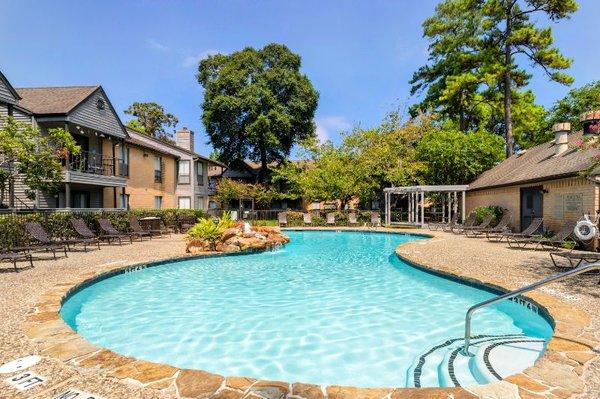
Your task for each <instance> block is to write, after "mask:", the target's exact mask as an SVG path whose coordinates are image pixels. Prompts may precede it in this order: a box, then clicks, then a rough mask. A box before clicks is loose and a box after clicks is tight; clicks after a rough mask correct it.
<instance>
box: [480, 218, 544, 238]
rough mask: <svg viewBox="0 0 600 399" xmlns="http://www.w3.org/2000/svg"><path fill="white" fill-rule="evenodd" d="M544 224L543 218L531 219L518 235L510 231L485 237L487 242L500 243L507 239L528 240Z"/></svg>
mask: <svg viewBox="0 0 600 399" xmlns="http://www.w3.org/2000/svg"><path fill="white" fill-rule="evenodd" d="M543 223H544V218H533V220H532V221H531V223H530V224H529V226H528V227H527V228H526V229H525V230H523V231H521V232H520V233H513V232H511V231H510V230H507V231H504V232H500V233H490V234H488V235H487V239H488V241H491V242H502V241H503V240H506V241H508V239H509V238H528V237H532V236H533V235H534V234H535V233H536V232H537V231H538V230H539V229H540V227H542V224H543Z"/></svg>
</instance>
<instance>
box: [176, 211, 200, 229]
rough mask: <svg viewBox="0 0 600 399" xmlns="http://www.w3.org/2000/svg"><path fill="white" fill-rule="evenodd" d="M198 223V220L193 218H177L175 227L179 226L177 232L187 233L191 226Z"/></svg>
mask: <svg viewBox="0 0 600 399" xmlns="http://www.w3.org/2000/svg"><path fill="white" fill-rule="evenodd" d="M197 222H198V218H197V217H195V216H183V215H182V216H178V217H177V225H178V226H179V232H180V233H185V232H187V231H188V230H189V229H190V228H191V227H192V226H193V225H195V224H196V223H197Z"/></svg>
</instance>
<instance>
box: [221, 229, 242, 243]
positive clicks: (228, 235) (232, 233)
mask: <svg viewBox="0 0 600 399" xmlns="http://www.w3.org/2000/svg"><path fill="white" fill-rule="evenodd" d="M238 233H240V230H239V229H238V228H235V227H231V228H229V229H227V230H225V231H224V232H223V234H222V235H221V241H227V240H228V239H229V238H231V237H235V236H236V235H238Z"/></svg>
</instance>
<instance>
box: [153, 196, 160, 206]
mask: <svg viewBox="0 0 600 399" xmlns="http://www.w3.org/2000/svg"><path fill="white" fill-rule="evenodd" d="M154 208H155V209H162V197H160V196H156V197H154Z"/></svg>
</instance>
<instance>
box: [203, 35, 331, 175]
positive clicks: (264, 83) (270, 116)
mask: <svg viewBox="0 0 600 399" xmlns="http://www.w3.org/2000/svg"><path fill="white" fill-rule="evenodd" d="M300 66H301V60H300V56H298V55H297V54H294V53H293V52H291V51H290V50H289V49H288V48H287V47H286V46H284V45H281V44H269V45H267V46H265V47H264V48H262V49H254V48H250V47H248V48H245V49H243V50H240V51H236V52H234V53H232V54H229V55H223V54H216V55H213V56H210V57H208V58H206V59H203V60H202V61H201V62H200V65H199V67H198V75H197V78H198V82H199V83H200V84H201V85H202V86H203V87H204V90H205V91H204V102H203V104H202V121H203V123H204V126H205V127H206V132H207V134H208V137H209V139H210V142H211V144H212V146H213V147H214V148H215V149H216V150H217V152H218V154H219V158H220V159H221V160H222V161H226V162H229V161H232V160H240V159H245V158H250V159H251V160H253V161H256V162H259V163H260V164H261V171H260V175H259V178H260V180H261V181H265V179H266V175H267V172H268V165H269V163H271V162H278V161H282V160H284V159H285V158H286V157H287V156H288V155H289V154H290V151H291V149H292V147H293V146H294V144H298V143H301V142H304V141H306V140H308V139H310V138H313V137H314V136H315V124H314V121H313V118H314V114H315V110H316V108H317V103H318V98H319V94H318V92H317V91H316V90H315V89H314V88H313V86H312V84H311V82H310V80H309V79H308V77H306V75H304V74H302V73H301V72H300Z"/></svg>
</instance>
